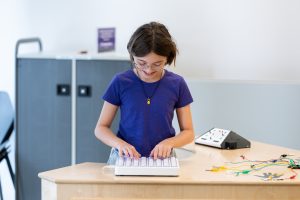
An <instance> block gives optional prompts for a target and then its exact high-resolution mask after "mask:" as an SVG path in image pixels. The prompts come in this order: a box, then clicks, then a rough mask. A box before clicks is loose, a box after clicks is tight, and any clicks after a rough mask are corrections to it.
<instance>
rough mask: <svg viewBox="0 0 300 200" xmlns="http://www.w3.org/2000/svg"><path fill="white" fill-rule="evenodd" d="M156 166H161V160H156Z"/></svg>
mask: <svg viewBox="0 0 300 200" xmlns="http://www.w3.org/2000/svg"><path fill="white" fill-rule="evenodd" d="M156 166H158V167H161V166H162V161H161V159H156Z"/></svg>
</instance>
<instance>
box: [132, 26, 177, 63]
mask: <svg viewBox="0 0 300 200" xmlns="http://www.w3.org/2000/svg"><path fill="white" fill-rule="evenodd" d="M127 50H128V52H129V54H130V59H131V61H133V56H138V57H143V56H145V55H147V54H149V53H150V52H154V53H156V54H157V55H160V56H165V57H167V64H168V65H170V64H172V62H173V61H174V64H175V60H176V54H177V53H178V50H177V47H176V44H175V42H174V41H173V39H172V36H171V35H170V33H169V31H168V29H167V28H166V27H165V26H164V25H163V24H161V23H158V22H150V23H148V24H144V25H142V26H140V27H139V28H138V29H137V30H136V31H135V32H134V33H133V35H132V36H131V38H130V40H129V42H128V44H127Z"/></svg>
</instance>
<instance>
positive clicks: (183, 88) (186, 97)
mask: <svg viewBox="0 0 300 200" xmlns="http://www.w3.org/2000/svg"><path fill="white" fill-rule="evenodd" d="M192 102H193V97H192V95H191V92H190V90H189V88H188V86H187V84H186V82H185V80H184V79H183V78H182V79H181V81H180V85H179V97H178V101H177V103H176V104H175V108H181V107H184V106H186V105H189V104H190V103H192Z"/></svg>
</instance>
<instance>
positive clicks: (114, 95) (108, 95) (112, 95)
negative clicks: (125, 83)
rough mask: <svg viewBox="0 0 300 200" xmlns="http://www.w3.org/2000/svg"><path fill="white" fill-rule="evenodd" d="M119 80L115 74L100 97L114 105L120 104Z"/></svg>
mask: <svg viewBox="0 0 300 200" xmlns="http://www.w3.org/2000/svg"><path fill="white" fill-rule="evenodd" d="M119 86H120V82H119V79H118V76H117V75H115V76H114V77H113V79H112V80H111V82H110V84H109V85H108V88H107V89H106V91H105V93H104V95H103V96H102V99H103V100H104V101H107V102H109V103H111V104H114V105H116V106H120V104H121V99H120V87H119Z"/></svg>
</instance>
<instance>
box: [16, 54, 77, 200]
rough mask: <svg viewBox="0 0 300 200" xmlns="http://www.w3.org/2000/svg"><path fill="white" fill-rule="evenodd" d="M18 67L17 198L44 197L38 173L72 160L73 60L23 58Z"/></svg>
mask: <svg viewBox="0 0 300 200" xmlns="http://www.w3.org/2000/svg"><path fill="white" fill-rule="evenodd" d="M16 70H17V97H16V99H17V143H16V161H17V199H18V200H40V199H41V182H40V179H39V178H38V173H39V172H42V171H46V170H51V169H55V168H59V167H63V166H67V165H70V164H71V96H70V95H66V92H68V91H65V90H64V88H65V89H67V88H66V87H65V85H69V86H71V61H68V60H55V59H19V60H18V64H17V69H16ZM59 85H61V86H62V88H60V89H61V91H60V92H61V93H62V95H57V89H58V88H57V86H59ZM69 89H70V88H69Z"/></svg>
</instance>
